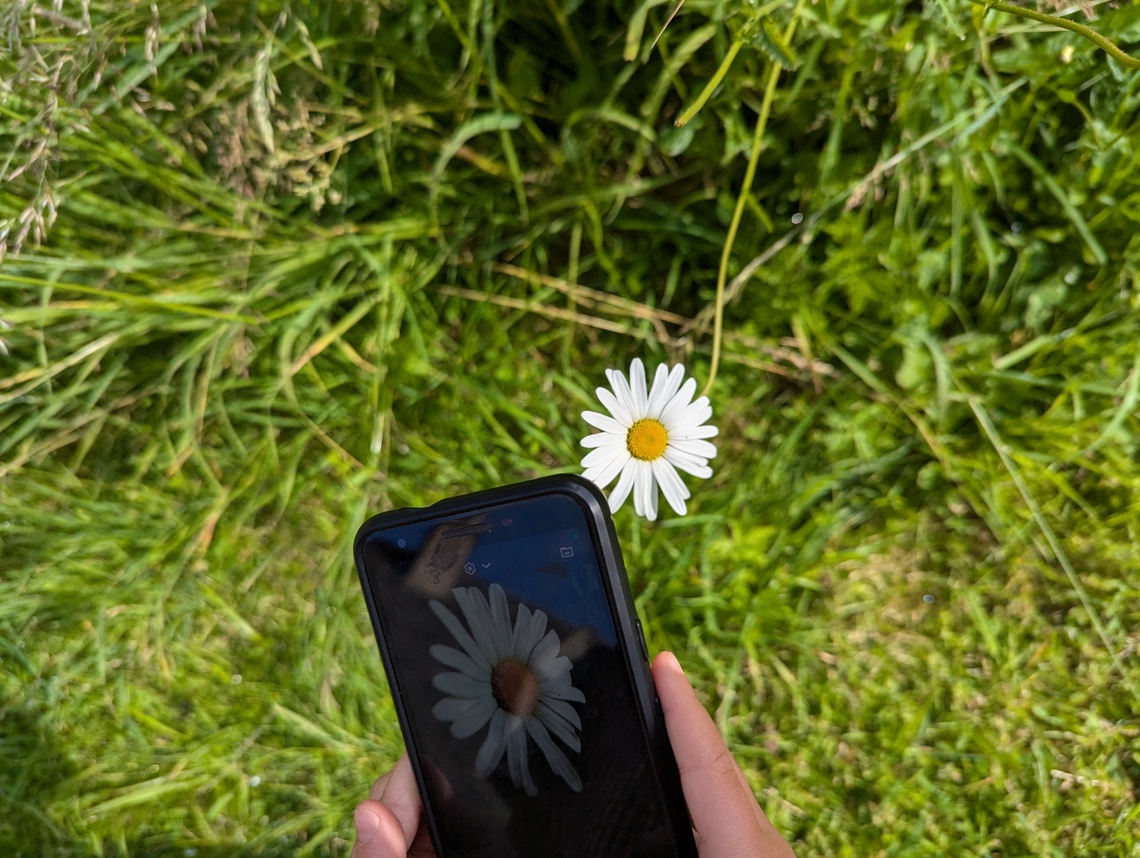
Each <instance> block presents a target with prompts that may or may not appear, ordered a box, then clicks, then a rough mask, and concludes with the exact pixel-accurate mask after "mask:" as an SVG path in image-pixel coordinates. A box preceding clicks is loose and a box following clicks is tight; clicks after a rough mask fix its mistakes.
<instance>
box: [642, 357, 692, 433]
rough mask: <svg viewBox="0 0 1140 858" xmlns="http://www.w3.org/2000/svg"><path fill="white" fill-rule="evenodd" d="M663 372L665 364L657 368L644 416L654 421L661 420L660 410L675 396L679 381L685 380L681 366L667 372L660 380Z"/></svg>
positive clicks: (683, 369) (678, 365)
mask: <svg viewBox="0 0 1140 858" xmlns="http://www.w3.org/2000/svg"><path fill="white" fill-rule="evenodd" d="M663 372H666V369H665V364H661V366H659V367H657V378H655V379H654V380H653V389H652V390H651V391H649V405H648V407H647V408H646V416H647V417H652V418H653V419H655V420H660V419H661V411H662V409H664V408H665V405H666V404H667V403H668V402H669V400H670V399H672V398H673V397H674V395H676V393H677V391H678V389H680V387H681V381H682V380H683V379H684V378H685V368H684V367H683V366H682V365H681V364H677V365H676V366H675V367H673V369H672V370H671V371H668V372H667V373H666V374H665V377H664V378H662V373H663Z"/></svg>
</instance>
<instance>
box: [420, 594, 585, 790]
mask: <svg viewBox="0 0 1140 858" xmlns="http://www.w3.org/2000/svg"><path fill="white" fill-rule="evenodd" d="M451 592H452V595H454V596H455V601H456V602H457V603H458V604H459V609H460V610H461V611H462V612H463V618H464V619H465V620H467V627H464V625H463V623H461V622H460V621H459V619H458V618H456V616H455V615H454V614H453V613H451V611H449V610H448V609H447V608H446V607H444V606H443V604H442V603H440V602H438V601H436V600H435V599H432V600H431V601H430V602H429V604H430V606H431V609H432V611H434V612H435V615H436V616H437V617H439V618H440V620H442V621H443V624H444V625H445V626H447V630H448V631H449V632H451V635H452V637H454V638H455V640H456V642H457V643H458V644H459V646H460V649H456V648H455V647H450V646H443V645H442V644H436V645H434V646H433V647H431V649H430V652H431V654H432V657H433V658H435V659H436V661H439V662H441V663H442V664H444V665H446V666H447V667H450V668H453V670H454V671H455V672H450V671H448V672H444V673H437V674H436V675H435V676H434V677H433V678H432V685H434V686H435V687H436V688H437V689H439V690H440V691H442V692H444V693H445V694H448V695H450V696H449V697H445V698H443V699H442V700H440V701H439V702H438V703H437V704H435V707H434V708H433V709H432V710H431V714H432V715H434V716H435V717H436V718H437V719H439V720H440V721H445V722H450V723H451V735H453V736H455V737H456V738H457V739H466V738H468V737H469V736H473V735H475V734H476V733H478V732H479V731H480V730H482V729H483V727H485V726H487V725H488V724H489V725H490V727H489V728H488V730H487V738H486V739H484V740H483V745H482V747H481V748H479V753H478V755H477V756H476V758H475V773H476V774H478V775H479V777H481V778H486V777H488V776H490V774H491V772H493V771H494V770H495V768H496V767H497V766H498V765H499V762H500V760H502V758H503V753H504V752H506V755H507V766H508V768H509V770H510V774H511V782H512V783H514V785H515V786H516V787H518V786H521V787H522V788H523V789H524V790H526V793H527V795H531V796H533V795H536V794H537V792H538V789H537V787H535V785H534V780H533V779H532V778H531V775H530V769H529V767H528V765H527V756H528V754H529V748H528V743H527V736H530V738H531V739H533V740H534V743H535V744H536V745H538V748H539V750H540V751H542V753H543V755H544V756H545V757H546V762H547V763H549V764H550V768H551V769H553V770H554V773H555V774H556V775H558V776H559V777H560V778H562V780H564V781H566V783H567V784H569V785H570V788H571V789H573V790H574V791H575V792H581V791H582V780H581V778H579V777H578V772H577V771H575V770H574V767H573V766H572V765H571V764H570V760H568V759H567V758H566V754H565V753H563V751H562V750H561V749H560V748H559V747H558V745H556V744H555V743H554V738H552V736H553V737H556V738H558V739H559V740H560V741H561V742H562V744H564V745H566V746H567V747H568V748H570V749H571V750H573V751H580V750H581V749H582V743H581V742H580V741H579V739H578V730H581V729H582V721H581V719H580V718H579V717H578V713H577V712H576V711H575V710H574V707H573V706H571V705H570V704H571V703H584V702H585V700H586V696H585V695H584V694H583V693H582V692H581V691H580V690H578V689H577V688H575V687H574V686H573V685H572V684H571V683H570V659H568V658H567V657H566V656H564V655H559V650H560V649H561V646H562V642H561V641H560V640H559V639H558V633H557V632H555V631H554V630H553V629H551V630H550V631H547V630H546V614H544V613H543V612H542V611H531V610H530V609H529V608H528V607H527V606H526V605H523V604H521V603H520V604H519V609H518V615H517V617H516V618H515V622H514V623H513V624H512V623H511V614H510V608H509V607H508V606H507V594H506V593H505V592H503V588H502V587H501V586H499V585H498V584H492V585H491V587H490V595H491V600H490V603H488V601H487V599H486V598H484V596H483V594H482V593H481V592H480V591H479V590H478V589H477V588H475V587H457V588H455V589H454V590H452V591H451ZM468 628H470V631H468Z"/></svg>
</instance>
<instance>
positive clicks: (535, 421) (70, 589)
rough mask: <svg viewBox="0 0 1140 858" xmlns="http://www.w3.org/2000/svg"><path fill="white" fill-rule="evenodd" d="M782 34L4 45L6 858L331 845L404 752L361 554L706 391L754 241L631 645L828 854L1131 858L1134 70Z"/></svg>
mask: <svg viewBox="0 0 1140 858" xmlns="http://www.w3.org/2000/svg"><path fill="white" fill-rule="evenodd" d="M764 8H767V9H768V12H769V20H768V21H767V26H766V27H765V28H764V29H762V30H760V31H759V33H758V34H757V33H753V32H752V31H751V30H748V27H753V26H756V25H758V24H759V23H760V22H758V21H753V20H752V19H751V18H749V16H750V15H755V14H758V13H757V12H756V10H755V7H749V9H750V10H751V11H749V10H748V9H744V8H743V7H741V9H730V10H728V11H727V12H726V10H725V9H721V7H719V6H716V5H715V4H709V3H703V2H699V0H688V2H687V3H686V4H685V5H684V7H683V9H682V11H681V13H680V14H679V15H678V16H677V18H676V19H674V20H673V22H672V23H670V24H669V26H668V27H667V28H666V29H665V31H664V34H663V35H662V37H661V40H660V42H659V43H658V44H657V46H656V47H651V43H652V40H653V37H655V36H656V35H657V33H658V32H659V31H660V29H661V27H662V26H663V25H664V23H665V18H666V16H667V15H668V12H669V11H671V9H672V4H670V5H668V6H666V5H657V6H643V7H641V8H640V10H639V9H638V8H636V7H628V8H626V7H607V6H603V5H596V6H590V5H587V4H583V5H579V6H577V7H574V6H572V5H571V6H565V7H564V6H559V5H558V4H553V5H549V4H548V5H547V6H541V7H536V6H534V5H533V4H531V5H517V6H510V5H507V6H501V5H500V6H492V5H491V4H474V5H470V6H454V5H452V6H447V5H431V4H419V3H410V4H407V5H405V6H398V7H393V6H391V5H389V6H382V5H374V4H365V3H351V4H334V5H325V6H314V5H311V4H308V5H307V4H301V5H300V6H298V5H296V4H294V5H293V6H291V7H289V8H288V9H286V8H285V7H283V6H279V5H274V4H269V5H264V4H263V5H262V6H259V7H258V8H257V9H256V10H253V9H251V7H248V6H241V7H240V8H239V7H237V6H232V7H231V6H229V5H226V4H211V3H196V2H195V3H191V2H184V3H179V2H175V3H162V4H159V5H158V8H157V17H156V16H155V13H154V12H152V8H151V7H150V6H148V5H146V4H141V5H137V4H136V5H132V6H129V7H124V6H122V4H110V3H102V4H101V3H74V4H72V3H65V4H63V5H62V6H61V7H60V8H59V10H55V7H51V8H48V7H47V6H46V5H44V4H41V5H40V6H35V7H34V8H33V7H30V6H29V7H21V9H18V10H15V11H14V12H13V13H12V14H11V15H9V16H7V17H6V18H5V19H4V21H3V26H5V27H6V28H7V29H8V30H9V31H10V32H11V34H12V39H11V44H12V45H13V49H12V50H11V51H9V52H7V53H5V54H4V55H3V56H2V57H0V102H2V107H0V110H2V111H3V113H4V120H3V121H2V122H0V177H2V178H3V182H2V183H0V220H2V221H3V222H4V224H5V229H6V230H7V231H6V232H5V233H4V234H3V239H2V243H3V245H4V247H5V249H6V254H5V256H4V258H3V261H2V262H0V320H2V321H3V323H4V324H3V326H2V327H0V342H2V343H3V349H2V350H0V847H2V848H0V851H3V852H4V853H5V854H15V855H39V854H44V853H45V851H46V852H50V853H51V854H61V855H83V856H88V855H120V854H160V855H161V854H169V855H185V854H187V850H197V852H196V854H198V855H200V856H201V855H210V854H216V855H232V854H282V855H294V854H314V853H315V854H344V853H345V852H346V851H347V843H348V839H349V838H350V837H351V830H350V828H351V823H350V820H351V809H352V807H353V805H354V804H355V803H356V801H358V800H359V799H360V798H361V797H362V796H363V795H364V794H365V792H366V789H367V786H368V784H369V783H370V782H371V780H372V779H373V778H374V777H375V776H376V775H377V774H378V773H379V772H380V771H381V770H382V769H383V768H384V767H385V766H386V765H387V764H389V763H390V762H391V761H392V760H393V759H394V758H395V756H396V755H397V754H398V753H399V750H400V738H399V731H398V728H397V727H396V725H395V722H394V717H393V711H392V706H391V703H390V701H389V699H388V696H387V691H386V689H385V687H384V680H383V671H382V669H381V667H380V663H379V658H378V656H377V653H376V650H375V644H374V642H373V641H372V639H371V635H370V633H369V629H368V622H367V619H366V617H365V614H364V608H363V603H362V600H361V599H360V597H359V592H358V585H357V583H356V580H355V572H354V570H353V568H352V563H351V558H350V554H349V550H348V548H349V545H350V540H351V536H352V534H353V533H354V531H355V529H356V527H357V526H358V524H359V523H360V522H362V521H363V520H364V518H365V517H366V516H367V515H368V514H370V513H372V512H375V511H378V510H381V509H386V508H390V507H394V506H405V505H417V506H418V505H424V504H427V503H431V502H433V501H435V500H438V499H440V498H442V497H446V496H448V495H451V494H455V493H459V492H463V491H468V490H474V489H478V488H483V487H487V486H491V485H495V484H499V483H503V482H507V481H513V480H519V479H525V478H528V477H534V476H538V475H541V474H546V473H550V472H552V471H563V470H565V471H570V470H576V469H577V466H578V462H579V460H580V458H581V448H580V446H579V442H580V439H581V437H582V436H583V435H584V434H585V433H586V432H587V431H588V427H587V426H585V425H584V424H583V423H582V422H581V421H580V420H579V419H578V415H579V414H580V413H581V412H582V411H583V410H585V409H589V408H592V407H595V406H594V405H593V390H594V388H595V387H596V386H598V385H599V384H601V383H602V381H603V379H604V376H603V370H604V368H606V367H612V366H623V367H624V366H628V365H629V362H630V360H631V359H632V358H633V357H635V356H639V357H641V358H642V359H643V360H645V361H646V362H647V363H650V364H656V363H657V362H674V361H681V362H684V363H685V364H686V366H687V367H689V368H690V369H691V370H692V371H693V372H694V373H695V374H696V376H697V377H698V379H701V380H702V381H703V379H705V378H706V377H707V374H708V372H709V367H710V362H711V337H712V329H713V321H714V316H715V312H714V306H715V289H716V283H717V271H718V265H719V263H720V259H721V253H722V249H723V247H724V243H725V238H726V233H727V231H728V229H729V225H730V223H731V221H732V217H733V213H734V211H735V209H736V208H737V207H738V202H741V200H742V208H741V209H740V210H741V218H740V229H739V233H738V235H737V237H736V240H735V243H734V245H733V252H732V253H730V254H729V256H728V258H727V263H726V265H727V268H726V271H725V284H724V285H725V296H726V301H725V304H724V312H725V318H724V322H725V327H724V335H723V340H722V354H721V358H720V359H721V366H720V369H719V372H718V376H717V380H716V382H715V384H714V386H713V388H712V391H711V394H710V395H711V397H712V400H713V408H714V413H715V415H716V422H717V425H718V426H719V427H720V434H719V435H718V437H717V444H718V456H717V458H716V460H715V466H716V467H715V471H714V474H713V476H712V477H711V478H710V479H709V480H707V481H703V482H702V483H701V484H700V486H699V488H694V492H693V497H692V498H691V499H690V500H689V501H688V514H687V515H686V516H685V517H683V518H681V517H676V518H673V517H671V518H670V519H667V520H664V521H660V522H657V523H656V524H654V525H648V524H646V523H645V522H644V521H642V520H640V519H638V518H637V517H636V516H634V515H633V514H632V511H631V510H623V511H621V512H620V513H619V514H618V516H617V528H618V533H619V536H620V538H621V540H622V544H623V548H624V550H625V553H626V560H627V565H628V567H629V569H630V573H631V579H632V583H633V589H634V593H635V595H636V598H637V604H638V608H639V610H640V611H641V613H642V618H643V622H644V624H645V627H646V631H647V634H648V637H649V639H650V646H651V647H652V648H662V647H666V646H668V647H672V648H675V649H676V650H677V651H678V652H679V654H680V656H681V660H682V662H683V663H684V664H685V665H686V668H687V669H688V670H689V672H690V673H691V674H692V675H693V676H694V677H695V678H696V679H697V681H698V683H699V685H700V690H701V693H702V695H703V696H704V699H705V701H706V702H707V703H708V705H709V707H710V709H711V710H712V711H713V712H714V714H715V717H716V718H717V721H718V723H719V725H720V726H721V727H722V729H723V730H724V731H725V734H726V736H727V737H728V739H729V741H730V743H731V744H732V747H733V750H734V751H735V753H736V754H737V755H738V757H739V759H740V760H741V762H742V764H743V765H744V768H745V770H746V772H747V774H748V776H749V778H750V779H751V781H752V783H753V784H754V786H755V787H756V790H757V794H758V795H759V797H760V799H761V801H762V803H763V804H764V806H765V807H766V809H767V810H768V811H769V813H770V814H771V815H772V816H773V818H774V819H775V820H776V821H777V823H778V825H779V826H780V827H781V829H782V830H784V831H786V832H787V833H788V834H789V836H790V837H791V838H792V839H794V841H795V843H796V847H797V852H798V853H799V854H801V855H828V856H831V855H840V856H843V855H851V856H856V855H858V856H862V855H900V856H903V855H906V856H909V855H943V854H947V853H956V854H957V853H960V854H978V855H994V856H997V855H1023V854H1034V855H1038V854H1044V855H1057V856H1068V855H1105V856H1131V855H1133V854H1134V853H1135V851H1136V849H1137V848H1138V846H1140V841H1138V840H1137V835H1136V833H1135V832H1136V831H1137V823H1138V822H1140V816H1138V815H1137V814H1138V811H1137V807H1138V806H1140V801H1138V796H1140V758H1138V757H1137V752H1136V748H1137V747H1138V744H1140V734H1138V732H1137V730H1138V729H1140V724H1138V722H1137V718H1136V712H1137V707H1138V706H1140V702H1138V697H1137V694H1138V689H1140V673H1138V671H1137V661H1136V653H1137V647H1138V646H1140V638H1138V637H1137V629H1138V628H1140V613H1138V611H1140V609H1138V608H1137V605H1140V593H1138V592H1137V589H1138V586H1140V585H1138V583H1137V582H1140V568H1138V561H1137V554H1136V550H1135V545H1136V543H1137V533H1138V518H1137V515H1138V513H1140V503H1138V501H1137V487H1138V485H1140V480H1138V472H1137V464H1136V462H1137V453H1138V446H1137V432H1138V430H1140V424H1138V421H1137V417H1136V414H1137V404H1138V402H1140V363H1138V362H1137V357H1136V354H1137V352H1136V314H1137V297H1136V285H1137V282H1138V280H1137V278H1138V273H1137V267H1136V261H1137V259H1140V243H1138V239H1137V238H1136V229H1135V216H1134V214H1133V213H1134V212H1135V211H1136V210H1137V206H1138V203H1140V187H1138V185H1137V183H1138V181H1140V180H1138V179H1137V176H1140V170H1138V169H1137V168H1138V166H1140V165H1138V164H1137V158H1138V157H1140V156H1138V154H1137V151H1136V148H1135V146H1134V144H1133V143H1132V141H1133V140H1135V139H1136V135H1137V130H1138V129H1137V128H1136V118H1135V117H1136V115H1137V113H1136V109H1135V108H1136V106H1137V98H1138V92H1137V85H1136V79H1135V77H1134V75H1132V74H1131V73H1125V72H1124V71H1122V70H1121V68H1120V67H1119V66H1117V65H1115V64H1114V61H1113V60H1109V59H1106V58H1105V57H1104V55H1103V54H1102V53H1101V52H1100V51H1099V50H1098V49H1096V48H1095V47H1094V46H1092V45H1089V44H1086V42H1084V41H1083V40H1081V39H1080V38H1078V37H1077V36H1074V35H1073V34H1069V33H1056V32H1052V31H1049V30H1045V29H1042V28H1039V27H1037V26H1036V25H1033V26H1032V27H1029V26H1027V25H1025V24H1024V23H1023V22H1021V21H1018V20H1014V19H1012V18H1007V17H999V16H997V15H995V14H993V13H991V14H990V15H987V16H985V17H984V18H983V17H975V16H973V15H972V13H971V12H967V11H965V10H957V9H956V8H955V7H954V6H953V4H944V3H937V4H927V6H926V7H923V6H917V7H914V8H913V9H912V8H911V7H907V8H906V9H905V10H904V9H902V8H901V7H899V6H898V5H897V4H890V3H881V2H873V0H867V2H858V3H849V4H846V5H843V4H840V5H836V4H831V5H830V6H828V5H820V4H808V3H804V4H800V5H799V6H796V5H795V4H791V3H789V4H783V5H780V4H769V6H768V7H764ZM53 10H55V11H53ZM1095 10H1096V12H1097V16H1098V17H1097V18H1096V20H1095V22H1094V23H1095V24H1096V27H1097V28H1098V29H1099V30H1100V31H1102V32H1104V33H1106V34H1109V35H1111V36H1112V37H1113V38H1115V39H1116V40H1118V41H1120V42H1121V43H1122V44H1127V43H1128V40H1129V39H1130V38H1132V37H1133V36H1135V34H1136V25H1137V20H1136V12H1135V10H1134V9H1131V8H1129V7H1121V8H1114V7H1112V6H1111V4H1095ZM730 12H731V13H732V14H729V13H730ZM1078 17H1079V16H1078ZM33 19H34V27H33ZM793 20H794V21H795V23H796V31H795V35H794V36H793V38H792V40H791V41H790V43H789V44H786V45H782V44H779V43H773V39H776V38H777V37H779V36H780V35H781V34H782V33H785V32H787V31H788V27H789V25H790V24H791V23H792V21H793ZM744 36H748V38H747V39H746V40H745V39H744ZM738 41H739V42H740V46H739V47H736V48H734V47H733V46H734V45H735V44H736V43H737V42H738ZM785 51H790V52H792V54H794V55H784V52H785ZM730 53H731V54H732V56H731V61H729V55H730ZM627 57H631V58H632V59H627ZM774 62H775V63H777V64H780V65H781V66H787V67H788V68H785V69H784V70H783V71H781V72H780V73H779V74H778V75H776V76H775V78H774V80H775V84H774V89H773V90H772V99H771V113H770V117H769V119H768V121H767V125H766V126H765V127H764V129H763V132H764V133H763V134H762V139H761V142H762V148H761V149H760V150H759V154H758V156H757V160H756V164H757V172H756V178H755V181H754V182H753V187H752V193H751V195H750V196H747V197H743V198H742V197H741V196H740V193H741V186H742V183H743V180H744V173H745V162H746V161H747V158H748V155H749V153H750V150H751V142H750V141H751V139H752V135H753V132H754V130H755V128H756V122H757V117H758V114H759V112H760V110H761V106H762V104H763V100H764V92H765V86H766V84H767V81H769V80H772V79H773V78H772V77H771V74H772V71H771V70H772V68H773V65H772V63H774ZM718 70H723V71H724V72H725V73H724V75H723V77H722V78H721V79H720V83H719V84H717V85H716V86H713V87H711V88H710V87H709V86H708V84H709V82H710V81H712V80H713V79H714V78H715V77H716V76H717V75H718ZM53 81H54V83H53ZM705 95H707V99H704V96H705ZM702 99H703V100H702ZM696 105H699V106H700V110H699V111H698V112H696V113H695V115H694V116H693V118H692V119H691V121H689V122H688V123H687V124H685V125H684V127H683V128H677V127H676V126H675V125H674V124H673V122H674V120H675V119H676V118H678V117H679V116H680V115H681V114H682V112H684V111H685V110H686V109H687V108H691V107H694V106H696ZM690 112H691V111H690Z"/></svg>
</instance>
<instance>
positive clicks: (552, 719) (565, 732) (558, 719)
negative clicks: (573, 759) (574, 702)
mask: <svg viewBox="0 0 1140 858" xmlns="http://www.w3.org/2000/svg"><path fill="white" fill-rule="evenodd" d="M554 702H556V703H562V701H560V700H559V701H554ZM562 705H563V706H566V707H567V708H569V709H570V711H571V712H573V711H574V710H573V709H572V708H571V707H570V704H569V703H562ZM535 715H536V717H537V718H538V720H539V721H541V722H542V725H543V726H544V727H546V729H548V730H549V731H550V732H551V733H553V734H554V735H555V736H557V737H558V738H559V739H561V740H562V744H564V745H565V746H566V747H568V748H570V749H571V750H573V751H580V750H582V743H581V741H580V740H579V739H578V733H577V731H576V730H575V729H574V724H572V723H570V721H568V720H566V719H565V718H563V717H562V715H561V714H559V713H557V712H555V711H554V710H553V709H551V708H549V707H547V706H546V705H545V704H544V703H539V704H538V708H537V709H535ZM574 717H575V720H577V717H578V716H577V714H575V716H574ZM578 723H579V724H580V723H581V722H578Z"/></svg>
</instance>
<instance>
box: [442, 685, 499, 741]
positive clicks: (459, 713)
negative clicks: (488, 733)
mask: <svg viewBox="0 0 1140 858" xmlns="http://www.w3.org/2000/svg"><path fill="white" fill-rule="evenodd" d="M497 710H498V705H497V704H496V703H495V698H494V697H492V696H491V695H490V694H487V695H486V696H485V697H480V698H479V699H477V700H465V699H462V698H459V697H445V698H443V699H442V700H441V701H439V703H437V704H435V707H434V708H433V709H432V710H431V714H432V715H434V716H435V717H436V718H438V719H439V720H440V721H451V722H452V724H451V735H452V736H454V737H455V738H456V739H466V738H468V737H470V736H474V735H475V734H476V733H478V732H479V731H480V730H482V729H483V727H484V725H486V723H487V722H488V721H490V720H491V716H493V715H494V714H495V712H496V711H497Z"/></svg>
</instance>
